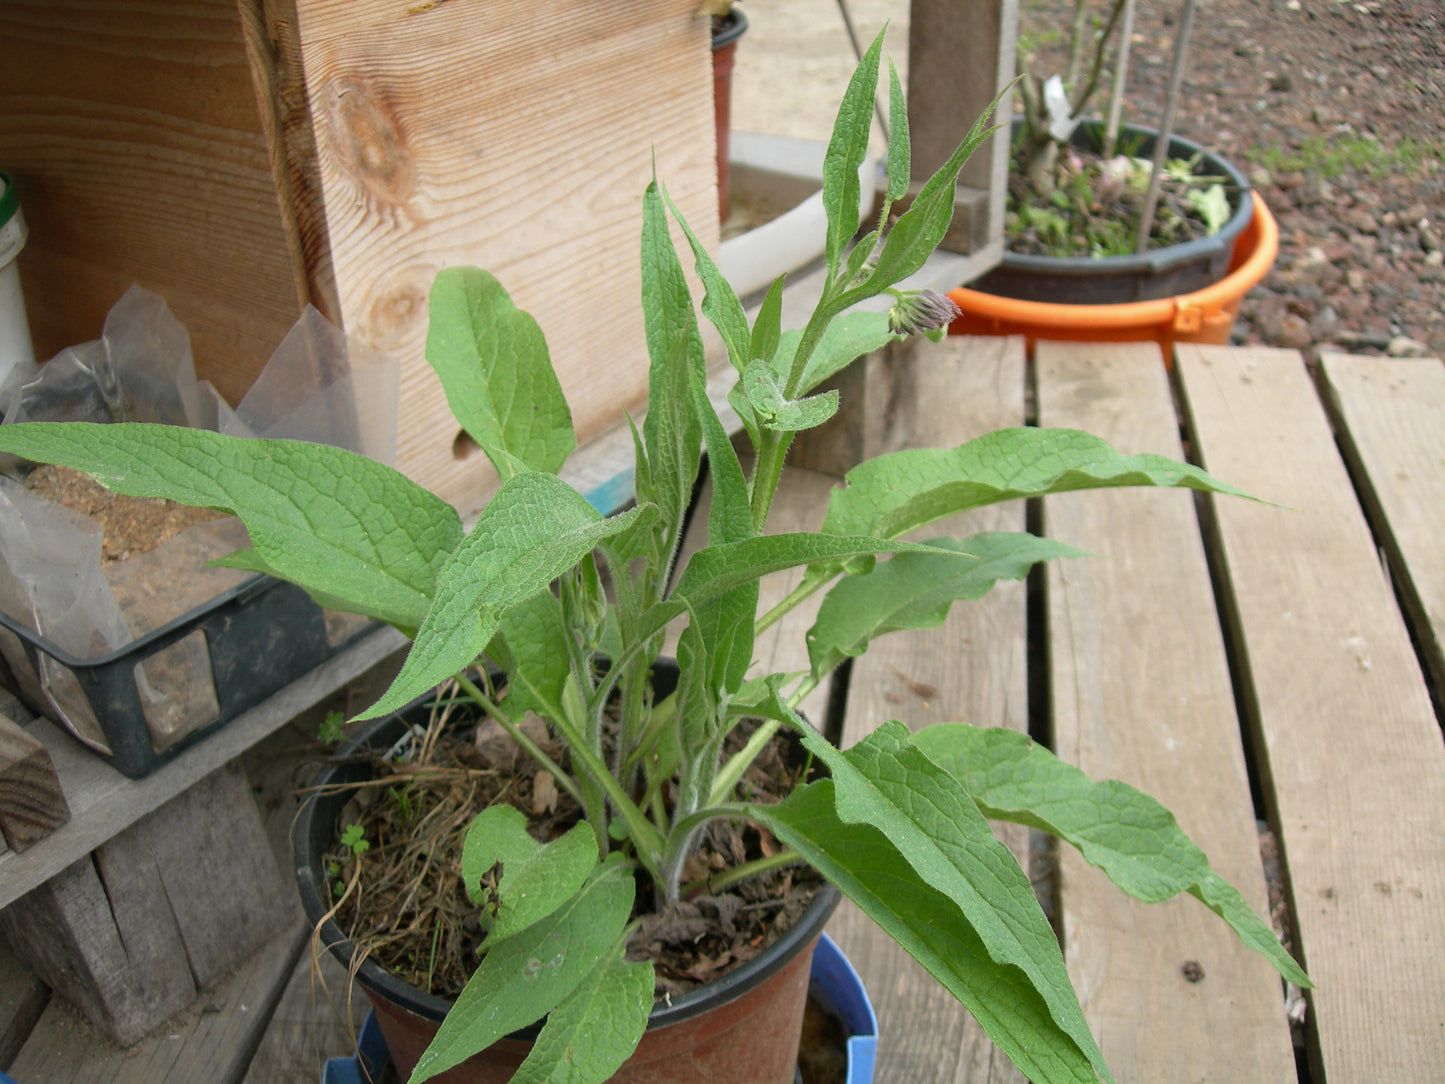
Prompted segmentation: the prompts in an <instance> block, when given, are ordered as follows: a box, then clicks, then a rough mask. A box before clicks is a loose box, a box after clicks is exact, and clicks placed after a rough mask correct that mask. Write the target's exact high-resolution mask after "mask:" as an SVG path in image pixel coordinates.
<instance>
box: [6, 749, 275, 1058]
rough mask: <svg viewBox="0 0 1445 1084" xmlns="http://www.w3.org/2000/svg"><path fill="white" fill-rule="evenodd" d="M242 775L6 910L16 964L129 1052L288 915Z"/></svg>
mask: <svg viewBox="0 0 1445 1084" xmlns="http://www.w3.org/2000/svg"><path fill="white" fill-rule="evenodd" d="M291 907H292V897H291V895H290V893H289V892H288V891H287V886H286V885H284V884H283V883H282V882H281V878H280V874H279V872H278V871H277V868H276V863H275V859H274V857H273V855H272V852H271V848H270V845H269V843H268V842H267V839H266V836H265V832H264V830H263V829H262V827H261V822H260V818H259V816H258V814H257V811H256V805H255V802H254V800H253V799H252V797H251V794H250V791H249V788H248V785H247V783H246V778H245V775H244V773H243V772H242V771H241V770H240V769H239V768H236V767H227V768H222V769H220V770H219V771H217V772H214V773H213V774H211V775H210V776H208V777H207V778H206V779H205V780H202V781H201V782H200V783H197V784H196V785H195V786H193V787H191V788H190V789H188V790H187V791H185V792H184V793H183V794H181V795H179V796H177V797H176V798H173V799H172V800H171V801H170V802H168V803H167V804H166V805H165V806H162V807H161V808H160V809H158V810H156V811H155V812H154V813H151V814H149V815H148V816H146V817H144V818H142V819H141V820H139V821H137V822H136V823H135V824H134V825H132V826H131V827H130V828H129V829H127V830H126V831H124V832H121V833H120V834H118V835H116V836H115V837H114V838H113V839H111V840H110V841H108V842H107V843H105V844H104V845H103V846H101V847H99V848H97V850H96V851H95V852H94V854H92V855H91V856H89V857H87V858H82V859H81V860H79V861H78V862H75V863H74V864H73V865H71V866H70V867H69V868H68V869H66V870H65V871H64V872H63V873H61V874H60V875H59V876H56V877H52V878H51V879H50V880H48V881H47V882H46V883H45V884H43V885H42V886H40V887H39V888H37V889H35V890H34V891H32V892H31V893H29V894H28V895H26V896H24V897H22V898H21V899H19V900H17V901H16V902H15V903H12V904H11V905H10V906H9V907H7V908H6V909H5V910H4V911H0V930H3V932H4V934H5V936H6V938H7V939H8V940H9V942H10V945H11V947H12V948H13V949H14V951H15V952H16V954H17V955H19V956H20V957H21V958H22V959H23V960H25V961H26V962H27V963H28V964H29V965H30V966H31V967H33V968H34V969H35V971H36V972H37V974H39V975H40V976H41V978H43V979H44V980H45V981H46V983H47V984H49V985H50V986H51V987H52V988H53V989H55V990H56V992H58V993H60V994H61V995H62V996H64V997H65V998H67V999H69V1000H70V1001H71V1002H72V1003H73V1004H74V1005H75V1006H77V1007H78V1008H79V1009H80V1010H81V1011H82V1012H83V1013H84V1014H85V1015H86V1017H87V1018H88V1019H90V1021H91V1022H92V1023H93V1024H94V1025H95V1026H96V1027H98V1028H100V1029H102V1030H104V1031H105V1032H106V1033H107V1034H109V1035H110V1036H111V1037H112V1038H113V1039H114V1040H115V1041H116V1042H118V1043H121V1044H123V1045H124V1044H129V1043H133V1042H135V1041H136V1040H138V1039H140V1038H141V1037H142V1036H144V1035H145V1034H147V1033H148V1032H150V1031H151V1030H152V1029H154V1028H155V1027H157V1026H158V1025H160V1024H161V1023H163V1022H164V1021H165V1020H167V1019H169V1018H170V1017H171V1016H173V1015H175V1014H176V1013H177V1012H179V1011H180V1010H181V1009H184V1008H185V1007H186V1006H187V1005H189V1004H190V1003H191V1001H192V1000H194V998H195V996H196V992H197V990H198V989H199V988H203V987H206V986H208V985H211V984H213V983H215V982H216V981H217V980H218V979H220V978H221V976H222V975H223V974H224V973H225V972H227V971H228V970H230V969H231V968H233V967H235V966H236V964H237V963H239V962H240V961H241V960H243V959H245V957H246V956H247V955H249V954H250V953H251V952H252V951H253V950H255V949H257V948H259V947H260V946H261V945H263V944H265V943H266V942H267V941H268V940H269V939H270V937H271V936H272V934H273V933H274V932H275V931H276V930H277V929H278V928H279V926H280V925H281V924H282V923H284V922H285V921H286V919H287V918H288V917H289V916H290V914H291V913H292V912H291Z"/></svg>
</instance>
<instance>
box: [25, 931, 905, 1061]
mask: <svg viewBox="0 0 1445 1084" xmlns="http://www.w3.org/2000/svg"><path fill="white" fill-rule="evenodd" d="M810 978H811V980H812V981H811V988H812V990H813V992H814V993H816V994H817V995H818V997H819V998H821V999H822V1000H823V1001H824V1002H826V1003H827V1005H828V1007H829V1008H831V1009H832V1010H833V1011H834V1012H835V1013H837V1014H838V1018H839V1019H840V1020H841V1021H842V1022H843V1030H844V1031H845V1032H847V1034H848V1041H847V1047H848V1084H873V1060H874V1057H875V1055H876V1053H877V1049H878V1018H877V1017H876V1016H875V1015H874V1014H873V1005H872V1003H871V1002H869V1000H868V991H866V990H865V989H863V980H861V979H860V978H859V977H858V972H856V971H854V970H853V965H852V964H850V963H849V962H848V957H846V956H844V955H843V953H842V950H840V949H839V948H838V946H837V945H835V944H834V943H833V940H832V938H830V937H829V936H828V935H827V934H826V933H825V934H823V936H822V937H821V938H820V939H819V941H818V948H817V951H816V952H814V953H813V970H812V972H811V974H810ZM386 1061H387V1053H386V1040H385V1039H383V1038H382V1037H381V1028H380V1027H378V1026H377V1023H376V1016H375V1015H374V1014H372V1013H369V1012H368V1013H367V1014H366V1021H365V1023H363V1024H362V1026H361V1034H360V1036H359V1037H358V1038H357V1043H356V1055H355V1056H354V1057H350V1058H328V1059H327V1061H326V1065H325V1067H324V1068H323V1069H322V1071H321V1084H370V1082H371V1081H373V1080H377V1079H379V1078H380V1076H381V1070H382V1068H383V1066H385V1064H386ZM0 1084H3V1082H0Z"/></svg>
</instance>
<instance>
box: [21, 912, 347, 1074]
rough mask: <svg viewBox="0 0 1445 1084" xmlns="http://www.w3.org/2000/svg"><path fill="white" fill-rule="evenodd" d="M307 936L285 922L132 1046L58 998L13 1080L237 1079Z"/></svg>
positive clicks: (25, 1051) (24, 1051)
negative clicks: (221, 977)
mask: <svg viewBox="0 0 1445 1084" xmlns="http://www.w3.org/2000/svg"><path fill="white" fill-rule="evenodd" d="M304 940H305V936H304V931H303V930H302V929H301V928H300V927H299V926H294V927H292V926H288V928H287V929H286V931H285V932H284V933H282V934H280V935H279V936H277V937H274V938H272V939H271V940H270V941H269V942H268V943H267V944H266V945H265V946H264V947H263V948H262V949H261V950H260V951H258V952H256V953H255V954H254V955H252V956H251V957H250V958H249V959H248V960H247V961H245V962H244V963H243V964H242V965H241V966H240V967H238V968H237V969H236V972H235V973H234V975H232V976H230V977H229V978H228V979H227V980H226V981H225V982H223V983H220V984H218V985H217V986H215V987H213V988H212V989H210V990H207V991H205V992H204V993H203V994H202V996H201V998H200V999H199V1000H198V1001H197V1002H196V1003H195V1005H194V1006H193V1007H192V1008H191V1009H190V1010H189V1011H188V1012H186V1013H185V1014H184V1015H182V1016H181V1017H179V1018H177V1019H175V1020H172V1021H171V1022H170V1023H169V1024H168V1025H167V1026H166V1027H164V1028H162V1029H160V1030H159V1031H157V1032H156V1033H155V1034H153V1035H150V1036H149V1037H147V1038H145V1039H143V1040H142V1041H140V1042H138V1043H136V1044H135V1045H133V1046H131V1047H129V1048H120V1047H117V1046H116V1045H115V1044H114V1043H112V1042H111V1041H110V1040H109V1039H107V1038H106V1037H105V1036H103V1035H101V1034H100V1033H99V1032H98V1031H96V1030H95V1029H94V1028H92V1027H90V1026H89V1025H88V1024H87V1023H86V1021H85V1020H83V1019H82V1018H81V1017H80V1016H79V1015H77V1014H76V1013H75V1012H74V1010H72V1009H71V1008H70V1006H68V1005H66V1004H65V1003H64V1002H63V1001H61V1000H59V999H58V998H57V999H55V1000H53V1001H52V1002H51V1004H50V1006H49V1007H48V1008H47V1009H46V1010H45V1013H44V1015H43V1016H42V1017H41V1020H40V1023H39V1024H38V1025H37V1026H36V1028H35V1030H34V1032H32V1033H31V1036H30V1040H29V1041H28V1042H27V1043H26V1044H25V1046H24V1048H23V1049H22V1050H21V1051H20V1055H19V1056H18V1057H17V1058H16V1060H15V1064H14V1065H13V1066H12V1067H11V1070H10V1072H11V1075H12V1076H14V1077H15V1079H16V1081H17V1082H18V1084H30V1082H34V1084H95V1082H96V1081H102V1080H103V1081H105V1082H106V1084H195V1082H198V1081H205V1082H207V1084H240V1082H241V1081H242V1079H243V1078H244V1076H245V1073H246V1070H247V1066H248V1065H249V1063H250V1061H251V1058H252V1056H253V1054H254V1052H255V1050H256V1048H257V1047H258V1046H259V1045H260V1043H261V1041H262V1038H263V1033H264V1031H265V1029H266V1025H267V1023H268V1022H269V1021H270V1020H271V1017H272V1013H273V1011H274V1009H275V1007H276V1003H277V1000H278V998H279V996H280V994H281V991H282V989H283V988H284V986H285V982H286V978H287V976H289V975H290V973H291V969H292V967H293V966H294V965H295V962H296V957H297V954H298V953H299V952H300V951H301V945H302V942H303V941H304ZM317 1079H319V1074H313V1075H312V1076H311V1077H310V1080H311V1081H315V1080H317Z"/></svg>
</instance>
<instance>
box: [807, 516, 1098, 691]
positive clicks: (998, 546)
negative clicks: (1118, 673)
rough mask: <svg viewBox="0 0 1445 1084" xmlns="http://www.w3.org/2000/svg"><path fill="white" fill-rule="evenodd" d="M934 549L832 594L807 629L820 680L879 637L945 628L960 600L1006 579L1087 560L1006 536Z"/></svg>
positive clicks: (1042, 541)
mask: <svg viewBox="0 0 1445 1084" xmlns="http://www.w3.org/2000/svg"><path fill="white" fill-rule="evenodd" d="M929 545H930V546H933V547H935V548H936V549H937V550H938V551H939V552H936V553H900V554H898V555H897V556H895V557H893V558H892V559H891V560H888V561H880V562H879V563H878V564H877V565H875V566H874V568H873V571H872V572H869V573H866V574H864V575H860V576H849V577H847V578H845V579H843V580H841V581H840V582H839V583H838V584H837V585H836V586H834V588H833V589H832V590H831V591H829V592H828V595H827V597H825V598H824V599H823V605H822V606H821V607H819V609H818V617H817V620H816V621H815V622H814V623H813V627H812V628H811V629H809V630H808V658H809V660H810V661H811V663H812V666H813V674H814V676H819V675H822V674H826V673H828V672H829V671H830V670H832V669H833V667H835V666H837V665H838V663H840V662H842V661H843V660H844V659H845V658H852V657H855V656H858V655H861V654H863V652H865V651H867V650H868V645H869V644H870V643H871V642H872V640H873V638H874V637H875V636H882V635H883V634H884V633H888V632H897V631H900V630H903V629H929V628H934V627H936V626H938V625H941V624H943V621H944V619H945V618H946V617H947V616H948V611H949V609H950V608H951V607H952V606H953V604H954V602H956V601H957V600H959V599H977V598H982V597H983V596H984V595H986V594H988V592H989V590H990V589H991V588H992V587H993V585H994V583H996V582H997V581H998V580H1001V579H1012V580H1021V579H1023V578H1024V577H1025V576H1027V575H1028V572H1029V569H1030V568H1032V567H1033V566H1034V565H1035V564H1036V563H1038V562H1039V561H1047V560H1050V559H1051V558H1054V557H1078V556H1080V555H1081V554H1080V551H1078V550H1076V549H1074V548H1073V547H1072V546H1066V545H1064V544H1063V543H1061V542H1054V541H1052V540H1050V539H1046V538H1036V537H1035V536H1034V535H1031V534H1012V533H1005V532H998V533H989V534H980V535H974V536H973V537H972V538H968V539H965V540H963V541H957V540H955V539H949V538H937V539H933V540H932V541H931V542H930V543H929Z"/></svg>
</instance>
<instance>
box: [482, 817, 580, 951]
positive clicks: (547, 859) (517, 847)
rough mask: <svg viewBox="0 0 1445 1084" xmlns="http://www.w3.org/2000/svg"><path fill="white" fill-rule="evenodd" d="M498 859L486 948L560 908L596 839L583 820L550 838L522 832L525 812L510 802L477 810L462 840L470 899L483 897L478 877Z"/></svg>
mask: <svg viewBox="0 0 1445 1084" xmlns="http://www.w3.org/2000/svg"><path fill="white" fill-rule="evenodd" d="M498 862H500V863H501V864H502V871H501V876H500V878H498V880H497V889H496V891H497V911H496V916H495V918H493V919H492V922H491V928H490V929H489V930H488V932H487V941H486V947H487V948H488V950H490V949H491V948H492V947H494V946H495V945H496V944H497V942H499V941H503V940H505V939H506V938H508V937H510V936H512V934H514V933H517V932H518V931H519V930H524V929H526V928H527V927H528V926H530V925H532V924H533V923H534V922H540V921H541V920H542V919H544V918H546V917H547V916H548V915H550V914H551V913H552V912H553V911H555V910H557V908H558V907H561V906H562V904H564V903H565V902H567V900H568V899H570V898H571V897H572V896H573V895H574V894H576V892H577V891H578V890H579V889H581V887H582V885H583V884H584V883H585V882H586V880H587V875H588V874H589V873H591V872H592V870H593V869H594V868H595V867H596V866H597V840H596V837H595V836H594V835H593V833H592V831H591V829H589V828H588V827H587V825H585V824H577V825H573V826H572V828H570V829H569V830H568V831H567V832H565V833H563V834H562V835H560V836H558V837H557V838H556V839H554V840H552V841H551V842H550V843H538V842H537V841H536V840H535V839H533V838H532V837H531V836H530V835H528V833H527V817H526V815H525V814H524V813H523V812H522V811H521V810H520V809H516V808H514V807H513V806H509V805H494V806H489V807H488V808H486V809H484V810H482V811H481V812H480V813H478V814H477V815H476V816H475V817H474V818H473V819H472V823H471V825H470V826H469V827H468V828H467V834H466V836H465V837H463V840H462V884H463V885H464V886H465V887H466V890H467V895H469V896H470V897H471V899H472V902H473V903H476V904H481V903H483V902H485V899H486V896H485V893H484V892H483V891H482V887H481V880H482V876H483V875H484V874H485V873H486V872H487V871H488V870H490V869H491V868H492V867H493V866H495V865H496V864H497V863H498Z"/></svg>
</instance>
